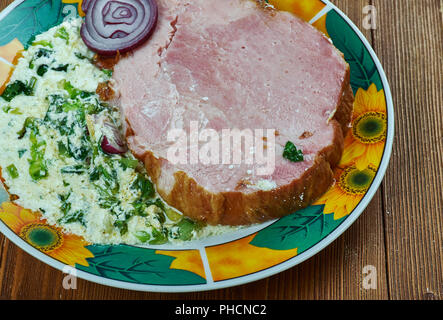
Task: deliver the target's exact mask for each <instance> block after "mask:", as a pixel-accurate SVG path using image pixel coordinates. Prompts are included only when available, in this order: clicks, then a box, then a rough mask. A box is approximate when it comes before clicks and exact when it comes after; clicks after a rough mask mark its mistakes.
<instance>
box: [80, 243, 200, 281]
mask: <svg viewBox="0 0 443 320" xmlns="http://www.w3.org/2000/svg"><path fill="white" fill-rule="evenodd" d="M86 248H87V249H88V250H89V251H91V252H92V254H93V255H94V257H93V258H88V259H87V261H88V263H89V267H85V266H82V265H79V264H77V265H76V268H77V269H79V270H82V271H86V272H89V273H92V274H94V275H97V276H100V277H104V278H108V279H113V280H120V281H125V282H132V283H139V284H150V285H195V284H206V280H205V279H204V278H202V277H201V276H199V275H197V274H195V273H193V272H190V271H186V270H180V269H170V266H171V263H172V261H173V260H174V259H175V258H174V257H170V256H166V255H162V254H156V253H155V250H154V249H147V248H140V247H132V246H127V245H117V246H108V245H90V246H87V247H86Z"/></svg>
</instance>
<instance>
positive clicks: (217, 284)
mask: <svg viewBox="0 0 443 320" xmlns="http://www.w3.org/2000/svg"><path fill="white" fill-rule="evenodd" d="M24 1H25V0H15V1H14V2H12V3H11V4H9V5H8V6H7V7H6V8H5V9H3V10H2V11H1V12H0V20H2V19H3V18H5V17H6V16H7V15H8V14H9V13H10V12H11V11H13V10H14V9H15V8H16V7H17V6H18V5H19V4H21V3H22V2H24ZM60 1H61V0H60ZM321 1H322V2H323V3H325V4H326V6H328V7H329V8H330V10H335V12H337V13H338V14H339V15H340V17H341V18H343V19H344V20H345V22H346V23H347V24H348V25H349V26H350V27H351V28H352V30H353V31H354V32H355V33H356V35H357V36H358V37H359V39H360V41H361V42H362V43H363V44H364V46H365V48H366V49H367V50H368V52H369V54H370V56H371V58H372V60H373V62H374V63H375V65H376V67H377V71H378V72H379V74H380V78H381V80H382V84H383V90H384V94H385V100H386V112H387V119H388V123H387V136H386V141H385V146H384V151H383V157H382V159H381V162H380V165H379V167H378V171H377V174H376V176H375V177H374V180H373V181H372V184H371V186H370V188H369V189H368V191H367V192H366V193H365V195H364V196H363V198H362V199H361V200H360V202H359V204H358V205H357V206H356V207H355V208H354V209H353V211H352V213H351V214H349V215H348V216H347V217H346V219H345V220H344V221H343V222H342V223H340V225H339V226H338V227H337V228H335V229H334V230H333V231H332V232H331V233H330V234H328V235H327V236H326V237H325V238H323V239H322V240H320V241H319V242H318V243H316V244H315V245H313V246H312V247H310V248H309V249H307V250H305V251H304V252H302V253H300V254H298V255H296V256H295V257H292V258H290V259H288V260H286V261H284V262H281V263H279V264H277V265H274V266H272V267H268V268H266V269H264V270H261V271H256V272H253V273H250V274H247V275H243V276H239V277H236V278H232V279H226V280H220V281H212V282H208V279H206V280H207V282H206V283H205V284H197V285H152V284H138V283H130V282H125V281H119V280H113V279H109V278H104V277H100V276H97V275H93V274H91V273H88V272H85V271H82V270H79V269H76V268H75V267H73V266H69V265H67V264H64V263H62V262H60V261H58V260H56V259H54V258H52V257H50V256H49V255H47V254H45V253H43V252H41V251H39V250H37V249H36V248H34V247H33V246H32V245H30V244H29V243H27V242H26V241H25V240H23V239H22V238H20V237H19V236H18V235H17V234H15V233H14V232H13V231H12V230H11V229H9V228H8V227H7V226H6V225H5V224H4V223H3V222H2V223H0V232H2V233H3V234H4V236H5V237H6V238H8V239H9V240H10V241H11V242H12V243H14V244H15V245H16V246H18V247H19V248H20V249H22V250H23V251H25V252H26V253H28V254H30V255H31V256H33V257H34V258H36V259H38V260H40V261H42V262H43V263H45V264H47V265H49V266H51V267H53V268H55V269H57V270H60V271H61V272H63V273H65V274H67V273H70V272H72V271H73V270H75V276H76V277H78V278H81V279H84V280H87V281H91V282H94V283H97V284H100V285H105V286H111V287H115V288H120V289H127V290H134V291H144V292H164V293H181V292H201V291H212V290H217V289H223V288H228V287H235V286H238V285H243V284H247V283H251V282H254V281H258V280H261V279H264V278H267V277H270V276H272V275H275V274H278V273H280V272H283V271H285V270H288V269H290V268H292V267H294V266H296V265H298V264H300V263H302V262H304V261H306V260H307V259H309V258H311V257H312V256H314V255H315V254H317V253H319V252H320V251H322V250H323V249H324V248H326V247H327V246H329V245H330V244H331V243H332V242H333V241H335V240H336V239H337V238H338V237H339V236H341V235H342V234H343V233H344V232H345V231H346V230H347V229H348V228H349V227H350V226H351V225H352V224H353V223H354V222H355V220H357V219H358V217H360V215H361V214H362V213H363V211H364V210H365V208H366V207H367V206H368V205H369V203H370V202H371V200H372V199H373V197H374V195H375V193H376V192H377V191H378V189H379V187H380V184H381V183H382V181H383V179H384V176H385V174H386V170H387V168H388V165H389V161H390V158H391V154H392V148H393V141H394V133H395V118H394V117H395V113H394V104H393V99H392V94H391V89H390V86H389V82H388V79H387V76H386V73H385V71H384V68H383V66H382V64H381V62H380V60H379V58H378V56H377V55H376V53H375V51H374V49H373V48H372V46H371V44H370V43H369V41H368V40H367V39H366V37H365V36H364V35H363V33H362V32H361V31H360V30H359V28H357V26H356V25H355V24H354V23H353V21H352V20H351V19H350V18H348V17H347V15H346V14H344V12H343V11H341V10H340V9H339V8H338V7H337V6H335V5H334V4H332V3H331V2H330V1H329V0H321ZM202 251H203V252H202ZM204 251H205V250H204V247H203V248H201V250H200V254H202V253H205V252H204ZM202 260H203V257H202Z"/></svg>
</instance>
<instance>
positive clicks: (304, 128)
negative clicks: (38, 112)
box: [113, 0, 353, 225]
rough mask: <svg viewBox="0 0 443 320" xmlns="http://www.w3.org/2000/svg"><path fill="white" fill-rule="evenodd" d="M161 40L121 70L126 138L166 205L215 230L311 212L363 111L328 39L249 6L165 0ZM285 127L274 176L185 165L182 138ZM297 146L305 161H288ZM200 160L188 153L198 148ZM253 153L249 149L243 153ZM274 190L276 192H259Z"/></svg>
mask: <svg viewBox="0 0 443 320" xmlns="http://www.w3.org/2000/svg"><path fill="white" fill-rule="evenodd" d="M157 2H158V6H159V19H158V25H157V29H156V31H155V32H154V35H153V36H152V38H151V39H150V40H149V41H148V42H147V43H146V44H145V45H144V46H142V47H140V48H139V49H137V50H135V51H134V52H133V53H132V54H130V55H128V56H126V57H125V58H123V59H121V60H120V61H119V62H118V64H117V65H116V66H115V68H114V74H113V87H114V90H115V91H116V92H117V94H118V99H117V102H118V104H119V105H120V107H121V109H122V112H123V114H124V116H125V118H126V123H127V125H128V128H127V140H128V144H129V147H130V149H131V150H132V151H133V153H134V154H135V155H136V156H137V157H138V158H140V159H142V160H143V161H144V162H145V165H146V168H147V171H148V173H149V174H150V176H151V178H152V180H153V182H154V183H155V184H156V186H157V190H158V192H159V193H160V195H161V196H162V197H163V198H164V199H165V200H166V201H167V202H168V203H169V204H170V205H172V206H174V207H176V208H177V209H178V210H180V211H182V212H183V213H184V214H185V215H187V216H189V217H191V218H194V219H197V220H202V221H205V222H207V223H209V224H230V225H239V224H249V223H254V222H260V221H265V220H268V219H272V218H276V217H281V216H283V215H286V214H289V213H292V212H293V211H295V210H297V209H299V208H303V207H305V206H307V205H309V204H310V203H312V201H314V200H315V199H316V198H318V197H319V196H320V195H321V194H323V193H324V192H325V191H326V190H327V189H328V188H329V187H330V186H331V184H332V183H333V174H332V169H331V168H333V167H334V166H335V165H336V164H337V163H338V161H339V159H340V157H341V153H342V149H343V134H344V132H345V131H346V128H347V126H348V124H349V120H350V116H351V113H352V102H353V95H352V91H351V90H350V87H349V66H348V64H347V63H346V62H345V61H344V59H343V56H342V54H341V53H340V52H339V51H338V50H337V49H336V48H335V47H334V46H333V45H332V44H331V42H330V41H329V40H328V39H327V38H326V37H325V36H324V35H323V34H321V33H320V32H319V31H317V30H316V29H314V28H313V27H312V26H310V25H309V24H307V23H305V22H304V21H302V20H301V19H299V18H297V17H295V16H294V15H292V14H289V13H285V12H278V11H275V10H273V9H269V8H265V7H264V6H262V5H261V4H258V3H256V2H255V1H249V0H224V1H219V0H193V1H184V0H158V1H157ZM192 121H198V124H199V130H202V129H214V130H216V132H218V133H220V136H221V130H222V129H234V128H236V129H240V130H243V129H252V130H254V129H275V130H276V132H277V134H276V136H275V142H276V146H275V170H274V171H273V173H272V174H269V175H266V176H259V175H257V174H256V171H257V170H256V169H257V165H254V164H253V165H247V164H244V163H243V164H241V165H230V164H218V165H215V164H209V165H208V164H202V163H199V164H193V163H189V161H188V164H174V163H171V162H170V161H168V159H167V150H168V148H169V147H171V145H172V143H173V142H168V141H167V136H168V132H170V130H172V129H183V130H184V131H185V132H189V129H190V125H191V122H192ZM287 141H292V142H293V143H294V144H295V145H296V146H297V147H298V148H300V149H301V150H302V151H303V154H304V161H302V162H290V161H288V160H287V159H285V158H283V156H282V154H283V148H284V146H285V144H286V142H287ZM188 151H189V150H188ZM243 151H245V150H243ZM260 181H266V182H267V185H268V186H271V188H269V187H268V188H267V189H266V190H263V189H262V190H260V189H259V188H257V187H256V186H257V185H259V183H260Z"/></svg>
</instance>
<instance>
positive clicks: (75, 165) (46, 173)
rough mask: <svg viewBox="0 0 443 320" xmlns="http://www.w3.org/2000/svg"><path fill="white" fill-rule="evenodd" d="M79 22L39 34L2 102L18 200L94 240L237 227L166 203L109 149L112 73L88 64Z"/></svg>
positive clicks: (2, 158)
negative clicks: (209, 222)
mask: <svg viewBox="0 0 443 320" xmlns="http://www.w3.org/2000/svg"><path fill="white" fill-rule="evenodd" d="M81 22H82V20H81V19H80V18H78V19H72V20H69V21H66V22H64V23H63V24H61V25H59V26H57V27H54V28H52V29H50V30H49V31H47V32H45V33H43V34H41V35H38V36H37V37H36V38H35V40H34V41H33V43H32V44H30V46H29V48H28V49H27V50H25V51H24V52H23V55H22V57H21V58H20V59H19V61H18V64H17V66H16V68H15V70H14V73H13V74H12V76H11V79H10V82H9V84H8V85H7V87H6V89H5V91H4V92H3V93H2V95H1V98H0V136H1V143H0V167H1V168H2V177H3V178H4V180H5V184H6V186H7V188H8V191H9V193H10V194H11V195H15V196H16V197H17V199H16V200H14V201H15V202H16V203H17V204H19V205H21V206H23V207H25V208H28V209H31V210H34V211H40V212H41V213H42V215H43V217H44V218H45V219H47V220H48V222H49V223H50V224H56V225H59V226H61V227H63V228H64V229H65V230H66V231H67V232H71V233H74V234H77V235H81V236H83V237H84V238H85V239H86V240H87V241H89V242H92V243H103V244H105V243H106V244H112V243H127V244H151V245H158V244H163V243H167V242H182V241H187V240H192V239H197V238H200V237H203V236H208V235H212V234H219V233H223V232H226V231H228V230H231V229H232V228H230V227H210V226H203V225H201V224H199V223H196V222H194V221H192V220H190V219H188V218H186V217H183V216H182V215H181V214H180V213H179V212H178V211H176V210H174V209H173V208H171V207H169V206H168V205H167V204H165V203H164V202H163V201H162V200H161V199H160V197H159V196H158V194H157V193H156V191H155V187H154V186H153V184H152V183H151V181H150V180H149V178H148V176H147V175H146V172H145V170H144V167H143V164H142V163H140V162H139V161H138V160H136V159H135V158H134V157H133V156H132V154H131V153H130V152H128V151H126V152H125V153H118V154H113V153H109V152H106V149H105V150H104V148H103V143H104V139H106V141H105V142H106V143H109V141H111V142H114V143H115V142H116V141H117V144H118V140H119V137H121V130H122V123H121V118H120V113H119V110H118V109H117V108H115V107H113V106H110V105H108V104H106V103H104V102H102V101H100V99H99V96H98V95H97V94H96V93H95V91H96V88H97V85H98V84H99V83H102V82H106V81H108V80H109V79H110V77H111V75H112V71H111V70H103V69H102V70H101V69H99V68H97V67H96V66H95V65H94V64H93V63H92V62H91V60H92V58H93V56H94V53H93V52H91V51H89V49H88V48H87V47H86V46H85V44H84V43H83V41H82V39H81V37H80V35H79V29H80V26H81Z"/></svg>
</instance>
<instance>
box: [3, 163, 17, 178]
mask: <svg viewBox="0 0 443 320" xmlns="http://www.w3.org/2000/svg"><path fill="white" fill-rule="evenodd" d="M6 171H7V172H8V174H9V176H10V177H11V178H12V179H17V178H18V170H17V168H16V167H15V165H13V164H11V165H9V166H7V167H6Z"/></svg>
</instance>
